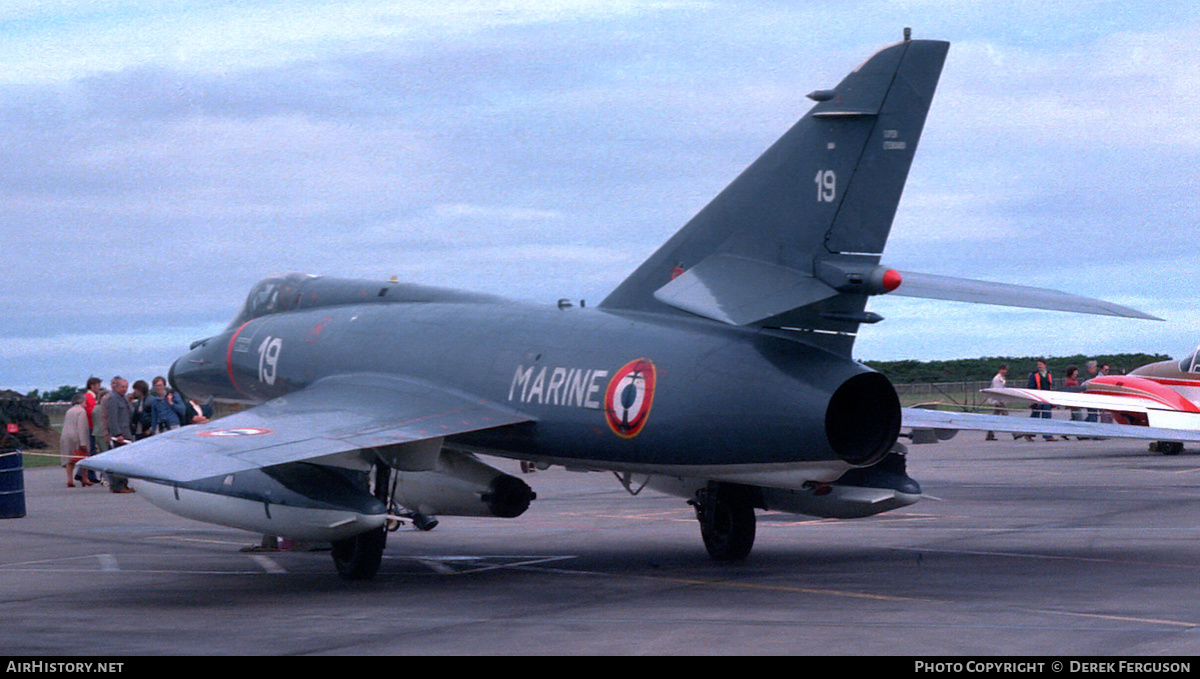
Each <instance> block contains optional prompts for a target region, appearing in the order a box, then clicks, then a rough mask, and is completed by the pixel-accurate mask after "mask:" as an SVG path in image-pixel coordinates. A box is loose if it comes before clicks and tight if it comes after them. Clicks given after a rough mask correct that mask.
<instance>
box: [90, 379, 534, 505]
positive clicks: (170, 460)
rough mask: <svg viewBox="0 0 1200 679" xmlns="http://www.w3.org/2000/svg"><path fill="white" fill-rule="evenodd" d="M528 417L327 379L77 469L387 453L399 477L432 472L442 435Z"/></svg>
mask: <svg viewBox="0 0 1200 679" xmlns="http://www.w3.org/2000/svg"><path fill="white" fill-rule="evenodd" d="M532 420H533V418H531V417H529V416H527V415H524V414H522V413H519V412H516V411H513V410H510V409H507V408H503V407H501V406H499V405H496V404H493V403H490V402H488V401H485V400H483V399H480V398H478V397H475V396H472V395H470V394H464V393H461V392H457V391H454V390H451V389H447V388H444V387H440V386H436V385H431V384H428V383H425V382H422V381H420V380H414V379H408V378H400V377H392V376H386V375H378V374H358V375H346V376H337V377H331V378H327V379H324V380H320V381H318V382H316V383H314V384H313V385H312V386H310V387H308V388H306V389H304V390H301V391H298V392H295V393H292V394H288V395H286V396H282V397H279V398H276V399H273V400H271V401H267V402H266V403H263V404H261V405H258V406H255V407H253V408H250V409H248V410H245V411H242V412H240V413H236V414H233V415H230V416H228V417H224V418H221V419H219V420H216V421H213V422H210V423H208V424H203V425H190V426H187V427H183V428H180V429H176V430H174V431H170V432H164V433H162V434H158V435H155V436H152V437H150V438H148V439H145V440H143V441H139V442H137V443H134V444H131V445H128V446H124V447H121V448H118V449H116V450H113V451H110V452H107V453H104V454H102V455H97V456H95V457H92V458H89V459H88V460H86V461H85V462H84V463H82V465H83V466H85V467H88V468H91V469H96V470H98V471H105V472H111V473H114V474H118V475H121V476H128V477H132V478H143V479H151V480H156V481H166V482H176V483H186V482H190V481H196V480H199V479H204V478H210V477H213V476H219V475H223V474H233V473H236V472H241V471H247V470H251V469H257V468H262V467H272V466H275V465H281V464H286V463H289V462H302V461H318V462H319V461H321V459H322V458H331V457H334V456H337V455H339V454H345V453H352V452H354V451H360V450H364V449H371V450H376V451H384V450H386V451H387V452H388V455H389V463H390V464H393V466H394V467H397V468H399V469H405V470H411V471H422V470H424V469H425V468H427V467H429V466H432V465H433V464H434V461H435V459H436V457H437V453H438V449H440V445H436V446H430V445H426V444H425V442H431V441H436V442H438V443H439V444H440V440H441V439H442V438H444V437H446V436H452V435H455V434H462V433H466V432H471V431H479V430H482V429H490V428H493V427H503V426H508V425H512V424H517V423H520V422H530V421H532Z"/></svg>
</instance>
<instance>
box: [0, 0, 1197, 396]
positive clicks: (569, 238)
mask: <svg viewBox="0 0 1200 679" xmlns="http://www.w3.org/2000/svg"><path fill="white" fill-rule="evenodd" d="M997 7H1003V8H1004V9H997ZM905 26H911V27H912V28H913V32H914V36H915V37H918V38H936V39H943V40H948V41H950V42H951V43H952V44H951V48H950V53H949V56H948V59H947V62H946V66H945V70H944V71H943V75H942V80H941V84H940V87H939V89H938V93H937V96H936V97H935V99H934V103H933V109H932V111H931V113H930V116H929V120H928V122H927V124H926V127H925V133H924V137H923V138H922V140H921V145H920V150H919V152H918V153H917V158H916V161H915V162H914V164H913V168H912V172H911V174H910V177H909V182H908V187H907V189H906V191H905V195H904V198H903V200H902V202H901V204H900V209H899V211H898V214H897V217H896V221H895V224H894V227H893V230H892V238H891V241H890V242H889V244H888V250H887V252H886V253H885V258H884V261H885V263H887V264H890V265H891V266H894V267H896V268H899V269H906V270H911V271H920V272H925V273H937V274H945V275H951V276H963V277H970V278H981V279H987V280H996V281H1001V282H1008V283H1017V284H1025V285H1036V286H1042V287H1049V288H1053V289H1058V290H1065V291H1070V292H1075V293H1080V294H1086V295H1090V296H1095V297H1100V298H1102V299H1107V300H1110V301H1114V302H1118V303H1121V304H1126V305H1130V306H1133V307H1136V308H1139V309H1141V310H1144V311H1147V312H1150V313H1153V314H1155V315H1158V316H1161V317H1163V318H1165V319H1166V321H1165V322H1163V323H1154V322H1149V321H1136V320H1125V319H1109V318H1105V317H1093V316H1079V315H1072V314H1062V313H1053V312H1030V311H1020V310H1009V309H1000V308H994V307H979V306H972V305H964V304H954V303H946V302H925V301H917V300H906V299H886V298H885V299H876V300H873V301H872V304H871V306H870V309H871V310H873V311H875V312H877V313H880V314H881V315H883V316H884V317H885V318H886V319H887V320H885V321H884V322H882V323H880V324H878V325H875V326H870V327H866V328H864V329H863V332H862V334H861V335H860V337H859V340H858V343H857V345H856V356H857V357H858V358H860V359H899V358H918V359H931V358H955V357H971V356H983V355H988V356H995V355H1028V354H1049V355H1055V354H1072V353H1110V352H1126V351H1130V352H1132V351H1145V352H1161V353H1167V354H1171V355H1175V356H1179V355H1182V354H1184V353H1185V352H1187V351H1189V350H1190V349H1191V348H1192V347H1193V346H1194V345H1195V344H1196V343H1197V342H1200V337H1198V336H1200V333H1198V332H1197V329H1198V328H1200V324H1198V322H1197V321H1200V312H1197V311H1196V309H1195V304H1194V302H1193V298H1194V296H1195V295H1194V292H1195V288H1193V287H1192V285H1191V283H1190V282H1192V281H1194V277H1195V266H1196V265H1195V255H1194V252H1195V250H1196V246H1195V234H1196V228H1195V226H1196V218H1197V216H1198V215H1200V181H1198V178H1200V162H1198V161H1200V58H1198V50H1200V47H1197V44H1196V36H1197V35H1200V12H1198V11H1197V10H1196V9H1194V5H1193V3H1191V2H1187V1H1183V0H1181V1H1179V2H1170V1H1166V2H1163V1H1159V0H1156V1H1155V2H1136V1H1123V2H1097V1H1070V0H1065V1H1063V2H1055V3H1045V2H1040V1H1038V2H1032V1H1030V2H1021V1H1018V2H1012V3H1003V4H1001V5H997V4H996V3H992V2H982V1H978V2H976V1H967V0H964V1H960V2H938V1H935V0H910V1H907V2H904V1H895V2H883V1H878V2H842V1H839V2H832V1H830V2H823V1H819V0H806V1H805V2H769V1H766V2H764V1H761V0H756V1H753V2H684V1H681V2H671V1H664V2H632V1H622V0H595V1H592V0H550V1H547V0H539V1H537V2H518V1H512V2H450V1H446V2H433V1H427V2H386V1H377V2H367V1H356V0H347V1H343V2H338V1H336V0H330V1H324V2H305V1H302V0H287V1H286V2H247V1H245V0H239V1H237V2H220V1H215V0H205V1H203V2H191V1H188V0H169V1H168V0H162V1H157V0H138V1H136V2H132V1H131V2H124V1H121V0H114V1H112V2H89V1H85V0H9V1H7V2H5V3H4V4H3V6H0V120H2V121H3V134H2V135H0V194H2V195H0V201H2V202H0V205H2V206H3V207H2V208H0V237H2V239H3V242H2V245H0V252H2V253H3V254H2V255H0V257H2V258H3V259H2V262H3V269H4V287H3V291H2V292H0V315H2V318H3V325H2V329H0V388H12V389H17V390H19V391H28V390H30V389H33V388H41V389H47V388H54V387H57V386H59V385H63V384H78V385H80V386H82V385H83V382H84V380H85V379H86V378H87V376H88V375H92V374H95V375H99V376H102V377H105V378H106V379H107V378H108V377H111V376H112V375H113V374H117V373H120V374H122V375H125V376H127V377H130V378H132V379H137V378H145V379H148V378H150V377H151V376H153V375H156V374H164V373H165V372H166V370H167V367H168V366H169V365H170V362H171V360H173V359H174V358H175V357H177V356H178V355H180V354H181V353H182V352H183V351H184V350H185V349H186V347H187V345H188V343H189V342H191V341H192V340H195V339H199V338H202V337H205V336H207V335H209V334H212V333H213V332H215V331H217V330H219V329H220V328H222V327H223V326H224V325H225V324H227V323H228V321H229V320H230V318H231V317H232V316H233V314H234V312H235V311H236V309H237V308H238V306H239V305H240V303H241V301H242V299H243V298H244V296H245V294H246V292H247V291H248V290H249V288H250V286H251V285H252V284H253V283H254V282H255V281H257V280H259V279H261V278H263V277H265V276H267V275H271V274H278V273H285V272H290V271H305V272H310V273H319V274H327V275H336V276H346V277H370V278H379V279H386V278H389V277H391V276H393V275H396V276H399V278H400V279H401V280H410V281H415V282H421V283H427V284H433V285H447V286H454V287H461V288H466V289H472V290H479V291H486V292H493V293H498V294H503V295H507V296H511V297H514V298H519V299H527V300H534V301H542V302H547V303H553V302H554V301H555V300H557V299H558V298H560V297H570V298H575V299H580V298H582V299H587V300H589V301H599V300H600V299H601V298H602V297H603V296H604V295H605V294H607V293H608V291H610V290H611V289H612V288H613V287H614V286H615V285H616V284H617V283H618V282H619V281H620V280H621V279H622V278H624V277H625V276H626V275H627V274H628V273H630V272H631V271H632V270H633V268H634V267H635V266H636V265H637V264H638V263H640V262H641V261H642V260H643V259H644V258H645V257H647V256H648V255H649V254H650V253H651V252H652V251H653V250H654V249H655V248H656V247H657V246H658V245H659V244H661V243H662V242H663V241H665V240H666V239H667V238H668V237H669V236H670V235H671V234H672V233H674V232H675V231H676V230H677V229H678V228H679V227H680V226H682V224H683V223H685V222H686V221H687V220H688V219H689V218H690V217H691V215H692V214H694V213H695V212H696V211H697V210H698V209H700V208H701V207H703V205H704V204H705V203H706V202H707V201H708V200H709V199H710V198H711V197H712V196H714V195H715V194H716V193H717V192H718V191H719V190H720V189H721V188H723V187H724V186H725V184H727V183H728V182H729V181H730V180H731V179H732V178H733V177H735V176H736V175H737V174H738V172H740V171H741V170H742V169H743V168H744V167H745V166H746V165H747V164H748V163H749V162H751V161H752V160H753V159H754V158H755V157H757V155H758V154H759V153H760V152H761V151H762V150H764V149H765V148H766V147H767V146H768V145H769V144H770V143H771V142H773V141H774V140H775V139H776V138H777V137H778V136H779V135H780V134H782V133H783V132H784V131H785V130H786V129H787V128H788V127H790V125H791V124H792V123H793V122H794V121H795V120H796V119H797V118H799V117H800V116H801V115H802V114H803V113H804V112H805V111H806V110H807V109H808V108H809V106H810V105H811V103H812V102H810V101H808V100H806V99H805V98H804V96H803V95H804V94H805V93H807V92H810V91H812V90H814V89H820V88H826V87H831V86H833V85H835V84H836V83H837V82H838V81H839V80H840V79H841V78H842V76H844V75H845V73H846V72H848V71H849V70H851V69H852V68H854V67H855V66H857V65H858V64H859V63H861V62H862V61H863V60H864V59H865V58H866V57H867V56H869V55H870V54H871V53H873V52H874V51H876V50H877V49H879V48H880V47H882V46H884V45H886V44H889V43H892V42H895V41H897V40H898V39H899V38H900V37H901V32H902V29H903V27H905Z"/></svg>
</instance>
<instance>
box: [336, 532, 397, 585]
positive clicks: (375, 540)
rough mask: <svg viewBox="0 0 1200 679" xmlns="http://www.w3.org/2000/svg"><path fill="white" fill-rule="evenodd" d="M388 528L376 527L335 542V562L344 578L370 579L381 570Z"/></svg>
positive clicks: (339, 573)
mask: <svg viewBox="0 0 1200 679" xmlns="http://www.w3.org/2000/svg"><path fill="white" fill-rule="evenodd" d="M385 546H387V530H386V529H385V528H382V527H380V528H376V529H374V530H369V531H367V532H366V533H360V534H359V535H355V536H354V537H352V538H346V539H345V540H338V541H336V542H334V543H333V564H334V565H335V566H337V572H338V575H340V576H342V579H344V580H370V579H371V578H373V577H375V574H376V573H378V572H379V564H380V563H381V562H382V561H383V548H384V547H385Z"/></svg>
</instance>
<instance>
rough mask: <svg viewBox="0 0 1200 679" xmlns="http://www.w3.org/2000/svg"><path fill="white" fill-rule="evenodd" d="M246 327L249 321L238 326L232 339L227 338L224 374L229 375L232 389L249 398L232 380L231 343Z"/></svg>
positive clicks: (235, 381)
mask: <svg viewBox="0 0 1200 679" xmlns="http://www.w3.org/2000/svg"><path fill="white" fill-rule="evenodd" d="M247 325H250V321H246V322H245V323H243V324H241V325H240V326H238V329H237V330H235V331H234V332H233V337H230V338H229V346H228V347H226V348H225V372H226V373H227V374H228V375H229V383H230V384H232V385H233V388H234V389H237V390H238V391H241V392H242V394H243V395H244V396H249V395H250V394H247V393H246V392H244V391H242V388H241V387H239V386H238V383H237V380H235V379H233V343H234V342H236V341H237V338H238V335H240V334H242V328H245V327H246V326H247Z"/></svg>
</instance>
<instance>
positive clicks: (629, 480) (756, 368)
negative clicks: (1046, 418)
mask: <svg viewBox="0 0 1200 679" xmlns="http://www.w3.org/2000/svg"><path fill="white" fill-rule="evenodd" d="M948 47H949V45H948V43H945V42H938V41H928V40H911V39H910V38H909V36H908V35H907V34H906V35H905V39H904V41H902V42H900V43H897V44H895V45H892V46H889V47H886V48H884V49H883V50H881V51H879V52H878V53H876V54H875V55H874V56H872V57H870V58H869V59H868V60H867V61H866V62H865V63H863V64H862V65H861V66H859V67H858V68H856V69H854V71H853V72H852V73H850V74H849V75H848V76H846V78H845V79H844V80H842V82H841V83H839V84H838V85H837V86H836V87H834V88H832V89H827V90H817V91H814V92H812V93H811V94H809V95H808V96H809V98H810V99H812V100H814V101H815V102H816V104H815V105H814V106H813V107H812V109H811V110H810V111H809V112H808V113H807V114H806V115H804V117H803V118H801V119H800V121H799V122H797V123H796V125H795V126H793V127H792V128H791V129H790V130H788V132H787V133H786V134H784V135H783V137H782V138H781V139H779V140H778V141H777V142H776V143H775V144H774V145H773V146H771V147H770V148H769V149H768V150H767V151H766V152H765V153H764V154H763V155H762V156H761V157H760V158H758V160H756V161H755V162H754V163H753V164H752V165H751V166H750V167H749V168H748V169H746V170H745V171H744V172H743V173H742V174H741V175H740V176H739V177H737V179H736V180H734V182H733V183H732V184H730V185H729V186H728V187H727V188H726V189H725V190H724V191H722V192H721V193H720V194H719V195H718V196H717V197H716V198H715V199H714V200H713V201H712V202H711V203H709V204H708V206H706V207H705V208H704V209H703V210H701V211H700V212H699V213H698V214H697V215H696V216H695V217H694V218H693V219H692V220H691V221H689V222H688V223H687V224H686V225H685V226H684V227H683V229H682V230H680V231H679V232H678V233H677V234H676V235H675V236H674V237H673V238H671V239H670V240H669V241H668V242H667V243H666V244H665V245H663V246H662V247H661V248H660V249H659V250H658V251H657V252H656V253H654V255H653V256H651V257H650V258H649V259H648V260H646V262H645V263H643V264H642V265H641V266H640V267H638V268H637V270H635V271H634V272H633V273H632V275H630V276H629V278H627V279H626V280H625V281H624V282H622V283H621V284H620V285H619V286H618V287H617V288H616V289H615V290H614V291H613V292H612V293H611V294H610V295H609V296H608V297H607V298H606V299H604V301H603V302H601V303H600V304H599V305H598V306H596V307H584V306H582V305H578V306H577V305H573V304H563V303H560V304H558V305H548V306H539V305H534V304H527V303H519V302H513V301H509V300H505V299H501V298H498V297H494V296H490V295H484V294H475V293H469V292H461V291H454V290H446V289H439V288H432V287H424V286H419V285H412V284H402V283H398V282H394V281H389V282H375V281H365V280H347V279H337V278H326V277H318V276H308V275H302V274H292V275H288V276H283V277H276V278H268V279H266V280H264V281H262V282H260V283H259V284H258V285H257V286H255V287H254V289H253V290H252V291H251V292H250V295H249V297H248V298H247V300H246V302H245V306H244V307H243V308H242V310H241V312H240V313H239V314H238V315H237V317H236V318H235V319H234V320H233V321H232V322H231V323H230V325H229V327H228V328H227V329H226V330H225V331H224V332H222V333H220V334H219V335H216V336H214V337H209V338H208V339H205V340H202V341H199V342H197V343H195V344H194V345H193V346H192V348H191V351H190V352H189V353H188V354H186V355H184V356H183V357H182V358H180V359H179V360H178V361H176V362H175V364H174V365H173V366H172V368H171V372H170V381H171V384H172V385H173V387H174V388H175V389H176V390H178V391H180V392H182V393H184V394H186V395H187V397H188V398H190V399H193V400H200V401H203V400H208V399H215V400H217V401H227V402H237V403H242V404H245V405H247V406H249V407H248V408H247V409H245V410H242V411H240V412H237V413H236V414H233V415H230V416H227V417H224V418H220V419H217V420H214V421H212V422H210V423H207V424H202V425H191V426H185V427H182V428H180V429H177V430H175V431H170V432H166V433H162V434H158V435H155V436H153V437H150V438H148V439H146V440H144V441H140V442H138V443H135V444H132V445H129V446H126V447H123V448H120V449H117V450H115V451H112V452H109V453H105V454H103V455H99V456H96V457H93V458H91V459H89V460H88V461H87V462H85V463H84V466H86V467H90V468H93V469H98V470H103V471H106V472H110V473H114V474H118V475H122V476H126V477H131V478H133V479H136V480H137V482H135V483H136V487H137V489H138V491H139V492H140V493H141V494H142V495H143V496H144V497H146V498H148V499H149V500H150V501H151V502H154V503H155V504H157V505H159V506H161V507H163V508H164V509H167V510H169V511H171V512H174V513H177V514H180V515H183V516H188V517H192V518H195V519H199V520H202V521H208V522H213V523H218V524H223V525H228V526H234V527H239V528H244V529H247V530H251V531H255V532H257V533H261V534H268V535H276V536H284V537H289V538H293V539H297V540H307V541H314V540H319V541H327V542H330V543H332V545H333V550H332V551H333V557H334V561H335V564H336V566H337V569H338V571H339V572H340V573H341V574H342V576H343V577H346V578H351V579H359V578H369V577H372V576H373V575H374V574H375V572H376V571H377V569H378V567H379V565H380V561H381V555H382V553H383V550H384V547H385V543H386V539H387V533H388V529H389V527H391V526H393V525H394V524H395V519H396V518H397V517H402V516H407V517H409V518H412V519H414V520H415V522H416V524H417V525H418V526H423V527H429V526H431V525H432V524H433V523H434V522H435V520H436V517H437V516H439V515H470V516H495V517H515V516H518V515H520V514H521V513H522V512H523V511H524V510H525V509H526V508H527V507H528V506H529V503H530V501H532V500H533V499H534V498H535V495H534V493H533V491H532V490H531V489H530V487H529V486H528V485H527V484H526V483H525V482H524V481H522V480H521V479H519V478H517V477H515V476H512V475H509V474H505V473H502V472H500V471H499V470H497V469H495V468H494V467H491V466H489V465H487V464H485V463H484V462H483V461H481V459H480V456H499V457H503V458H510V459H519V460H523V461H527V462H528V463H531V464H534V465H537V466H540V467H546V466H549V465H562V466H564V467H567V468H570V469H575V470H596V471H609V472H614V473H615V475H616V476H617V478H618V479H619V481H620V482H621V483H623V484H624V485H625V487H626V488H627V489H628V490H629V491H630V492H636V491H638V490H640V489H641V488H643V487H646V486H648V487H651V488H654V489H657V490H660V491H663V492H667V493H671V494H675V495H678V496H681V497H683V498H686V499H687V500H688V502H689V503H690V504H691V505H693V506H694V508H695V512H696V517H697V519H698V520H699V523H700V530H701V535H702V537H703V541H704V544H705V546H706V548H707V550H708V552H709V553H710V554H711V556H712V557H713V558H715V559H720V560H737V559H742V558H745V557H746V556H747V555H748V554H749V552H750V550H751V546H752V545H753V542H754V534H755V510H756V509H761V510H774V511H783V512H793V513H800V514H807V515H814V516H821V517H839V518H853V517H862V516H869V515H872V514H877V513H879V512H883V511H887V510H891V509H895V508H897V507H902V506H906V505H909V504H912V503H913V502H915V501H917V499H918V498H919V497H920V493H921V490H920V486H919V485H918V484H917V482H916V481H914V480H913V479H912V478H910V477H909V476H908V474H907V473H906V470H905V462H904V458H903V457H902V455H900V454H899V453H898V452H897V451H898V450H899V447H898V446H897V438H898V436H899V434H900V431H901V426H902V409H901V407H900V403H899V400H898V399H897V397H896V392H895V390H894V389H893V388H892V385H891V384H890V383H889V382H888V380H887V379H886V378H885V377H883V376H882V375H880V374H879V373H877V372H874V371H872V370H870V369H868V368H866V367H864V366H863V365H861V364H859V363H857V362H855V361H854V360H852V358H851V348H852V345H853V342H854V337H855V333H856V332H857V331H858V328H859V326H860V325H861V324H863V323H875V322H877V321H879V320H881V318H880V317H879V316H878V315H877V314H874V313H872V312H869V311H867V310H866V305H867V300H868V298H869V297H870V296H871V295H876V294H883V293H887V292H893V293H895V294H906V293H909V294H916V295H921V296H929V297H937V298H943V299H964V300H970V301H981V302H990V303H1001V304H1015V305H1028V306H1035V307H1041V308H1057V309H1068V310H1074V311H1089V312H1093V313H1106V314H1118V315H1127V316H1133V317H1145V316H1144V315H1143V314H1140V313H1139V312H1136V311H1133V310H1131V309H1126V308H1124V307H1118V306H1115V305H1111V304H1106V303H1103V302H1099V301H1097V300H1089V299H1085V298H1080V297H1076V296H1073V295H1067V294H1063V293H1055V292H1049V291H1033V290H1032V289H1028V288H1018V287H1015V286H1002V285H995V284H986V283H980V282H976V281H962V280H957V279H949V278H944V277H937V276H920V275H916V274H905V273H898V272H896V271H894V270H891V269H889V268H887V267H884V266H881V265H880V256H881V253H882V252H883V248H884V243H885V242H886V240H887V236H888V232H889V230H890V229H891V225H892V218H893V216H894V214H895V210H896V206H897V204H898V202H899V200H900V195H901V191H902V190H903V188H904V183H905V179H906V177H907V175H908V171H909V166H910V164H911V162H912V158H913V154H914V153H915V151H916V149H917V141H918V139H919V138H920V135H921V130H922V127H923V126H924V123H925V117H926V112H927V111H928V109H929V105H930V102H931V100H932V98H933V93H934V90H935V88H936V85H937V81H938V77H939V75H940V73H941V69H942V64H943V61H944V59H945V56H946V51H947V49H948ZM910 283H911V284H910ZM906 284H910V285H908V287H906ZM1014 419H1015V418H1014ZM947 426H948V425H947ZM955 426H958V425H955ZM987 428H995V427H994V425H993V424H992V423H988V426H987Z"/></svg>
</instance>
